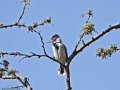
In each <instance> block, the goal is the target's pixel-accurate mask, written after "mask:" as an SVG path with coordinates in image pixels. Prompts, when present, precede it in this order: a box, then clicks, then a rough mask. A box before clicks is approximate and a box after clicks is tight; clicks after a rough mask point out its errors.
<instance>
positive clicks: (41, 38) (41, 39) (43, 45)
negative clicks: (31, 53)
mask: <svg viewBox="0 0 120 90" xmlns="http://www.w3.org/2000/svg"><path fill="white" fill-rule="evenodd" d="M34 32H35V33H37V34H38V35H39V38H40V41H41V43H42V48H43V52H44V54H45V55H47V53H46V50H45V44H44V41H43V37H42V36H41V33H40V32H37V31H36V30H34Z"/></svg>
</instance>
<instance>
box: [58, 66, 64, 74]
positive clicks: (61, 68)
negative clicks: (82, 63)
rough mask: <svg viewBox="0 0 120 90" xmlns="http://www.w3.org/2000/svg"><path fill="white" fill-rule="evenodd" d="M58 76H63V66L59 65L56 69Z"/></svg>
mask: <svg viewBox="0 0 120 90" xmlns="http://www.w3.org/2000/svg"><path fill="white" fill-rule="evenodd" d="M58 75H62V76H64V75H65V72H64V66H63V65H60V68H59V69H58Z"/></svg>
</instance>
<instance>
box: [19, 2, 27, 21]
mask: <svg viewBox="0 0 120 90" xmlns="http://www.w3.org/2000/svg"><path fill="white" fill-rule="evenodd" d="M26 6H27V5H26V4H25V5H24V7H23V10H22V13H21V15H20V17H19V19H18V21H17V22H20V20H21V19H22V17H23V15H24V13H25V9H26Z"/></svg>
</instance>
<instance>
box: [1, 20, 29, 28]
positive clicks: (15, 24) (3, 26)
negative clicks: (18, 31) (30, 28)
mask: <svg viewBox="0 0 120 90" xmlns="http://www.w3.org/2000/svg"><path fill="white" fill-rule="evenodd" d="M14 26H17V27H27V26H26V25H25V24H21V23H18V22H17V23H13V24H9V25H4V24H0V29H1V28H8V27H14Z"/></svg>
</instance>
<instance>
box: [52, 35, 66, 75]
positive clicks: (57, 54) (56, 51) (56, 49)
mask: <svg viewBox="0 0 120 90" xmlns="http://www.w3.org/2000/svg"><path fill="white" fill-rule="evenodd" d="M50 42H51V43H52V49H53V57H54V58H55V59H56V60H58V61H59V62H61V63H62V64H64V65H65V63H66V62H67V58H68V54H67V48H66V46H65V45H64V44H63V43H62V40H61V38H60V36H59V35H58V34H54V35H53V36H52V38H51V39H50ZM62 64H60V66H59V69H58V74H59V75H65V71H64V70H65V69H64V66H63V65H62Z"/></svg>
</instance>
